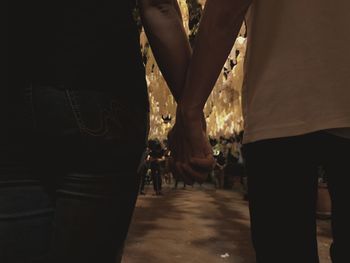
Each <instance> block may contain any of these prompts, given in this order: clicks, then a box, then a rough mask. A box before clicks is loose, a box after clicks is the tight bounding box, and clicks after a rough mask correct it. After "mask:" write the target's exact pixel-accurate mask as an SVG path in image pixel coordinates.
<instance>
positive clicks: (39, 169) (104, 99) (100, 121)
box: [0, 83, 148, 263]
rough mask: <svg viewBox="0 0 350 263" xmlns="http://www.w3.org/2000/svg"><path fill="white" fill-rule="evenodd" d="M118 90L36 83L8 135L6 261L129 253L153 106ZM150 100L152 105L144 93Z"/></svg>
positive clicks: (3, 147)
mask: <svg viewBox="0 0 350 263" xmlns="http://www.w3.org/2000/svg"><path fill="white" fill-rule="evenodd" d="M132 103H133V102H132V99H131V98H121V96H119V95H118V92H117V89H116V91H103V92H101V91H93V90H67V89H65V87H63V86H60V85H42V84H41V85H39V84H35V83H30V84H28V85H26V87H25V89H23V92H21V93H18V94H17V97H16V98H15V99H14V100H13V101H11V104H10V108H11V109H10V110H9V111H8V112H10V113H9V114H10V115H9V116H8V118H6V120H5V121H4V122H3V123H2V125H3V127H1V130H2V136H1V138H0V262H1V263H34V262H37V263H39V262H40V263H48V262H49V263H58V262H59V263H62V262H65V263H70V262H72V263H73V262H74V263H77V262H86V263H115V262H120V261H121V257H122V251H123V245H124V241H125V238H126V235H127V231H128V227H129V224H130V220H131V216H132V213H133V209H134V205H135V201H136V197H137V192H138V186H139V176H138V174H137V167H138V164H139V161H140V159H141V156H142V153H143V151H144V148H145V141H146V134H147V131H148V111H147V108H146V107H138V106H137V105H133V104H132ZM144 105H147V103H145V104H144Z"/></svg>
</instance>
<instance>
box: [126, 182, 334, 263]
mask: <svg viewBox="0 0 350 263" xmlns="http://www.w3.org/2000/svg"><path fill="white" fill-rule="evenodd" d="M181 187H182V185H181V186H180V188H179V189H177V190H173V189H171V188H170V187H167V188H165V189H164V195H163V196H154V195H153V191H152V189H151V188H150V187H148V188H146V195H145V196H140V197H139V199H138V201H137V205H136V210H135V214H134V218H133V222H132V225H131V228H130V231H129V236H128V240H127V244H126V248H125V253H124V259H123V263H221V262H228V263H254V262H255V260H254V253H253V248H252V245H251V242H250V236H249V235H250V234H249V213H248V204H247V202H246V201H244V200H242V194H241V193H240V192H239V191H238V190H236V191H232V190H215V189H214V188H213V187H212V186H211V185H205V186H203V187H199V186H195V187H194V188H192V187H187V188H186V189H182V188H181ZM329 245H330V222H329V220H320V221H319V253H320V258H321V262H320V263H330V260H329V257H328V250H329Z"/></svg>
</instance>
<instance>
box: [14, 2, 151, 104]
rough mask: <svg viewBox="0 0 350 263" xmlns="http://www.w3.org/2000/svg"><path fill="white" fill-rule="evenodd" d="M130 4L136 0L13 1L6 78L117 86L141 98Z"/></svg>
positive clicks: (139, 64) (141, 75)
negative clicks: (8, 71) (8, 70)
mask: <svg viewBox="0 0 350 263" xmlns="http://www.w3.org/2000/svg"><path fill="white" fill-rule="evenodd" d="M134 7H135V0H123V1H117V0H66V1H65V0H49V1H48V0H33V1H19V2H18V1H12V3H11V5H10V7H9V49H10V50H9V51H10V52H9V69H10V79H12V80H13V81H15V80H17V81H18V80H25V81H35V82H42V83H44V84H46V83H59V84H64V85H65V86H66V87H68V88H72V89H96V90H113V89H115V90H117V91H118V93H120V94H121V95H125V96H131V95H132V97H134V99H137V98H141V100H143V101H145V98H146V97H147V91H146V88H145V86H146V84H145V77H144V74H145V73H144V67H143V64H142V59H141V54H140V45H139V33H138V30H137V27H136V23H135V21H134V20H133V13H132V12H133V9H134ZM129 75H131V76H132V77H131V78H129V77H128V76H129Z"/></svg>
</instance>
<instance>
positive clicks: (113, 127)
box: [66, 90, 147, 145]
mask: <svg viewBox="0 0 350 263" xmlns="http://www.w3.org/2000/svg"><path fill="white" fill-rule="evenodd" d="M66 94H67V98H68V101H69V103H70V106H71V108H72V111H73V114H74V117H75V120H76V123H77V125H78V127H79V130H80V132H81V134H82V135H83V136H85V137H90V138H95V139H97V138H99V139H100V140H103V141H104V142H114V143H116V142H117V143H118V144H119V145H124V144H125V143H127V142H128V143H130V140H131V141H134V140H137V141H140V140H144V139H145V136H146V131H147V112H143V111H142V110H140V109H138V108H137V107H135V106H136V105H132V100H131V99H130V100H125V99H121V98H120V97H119V96H118V94H115V92H106V91H103V92H100V91H91V90H66Z"/></svg>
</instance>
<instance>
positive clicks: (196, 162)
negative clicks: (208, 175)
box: [190, 156, 215, 170]
mask: <svg viewBox="0 0 350 263" xmlns="http://www.w3.org/2000/svg"><path fill="white" fill-rule="evenodd" d="M214 163H215V162H214V158H213V157H212V156H208V158H197V157H192V158H191V159H190V164H191V165H192V166H194V167H196V168H198V169H201V170H202V169H203V170H211V169H212V168H213V165H214Z"/></svg>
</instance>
